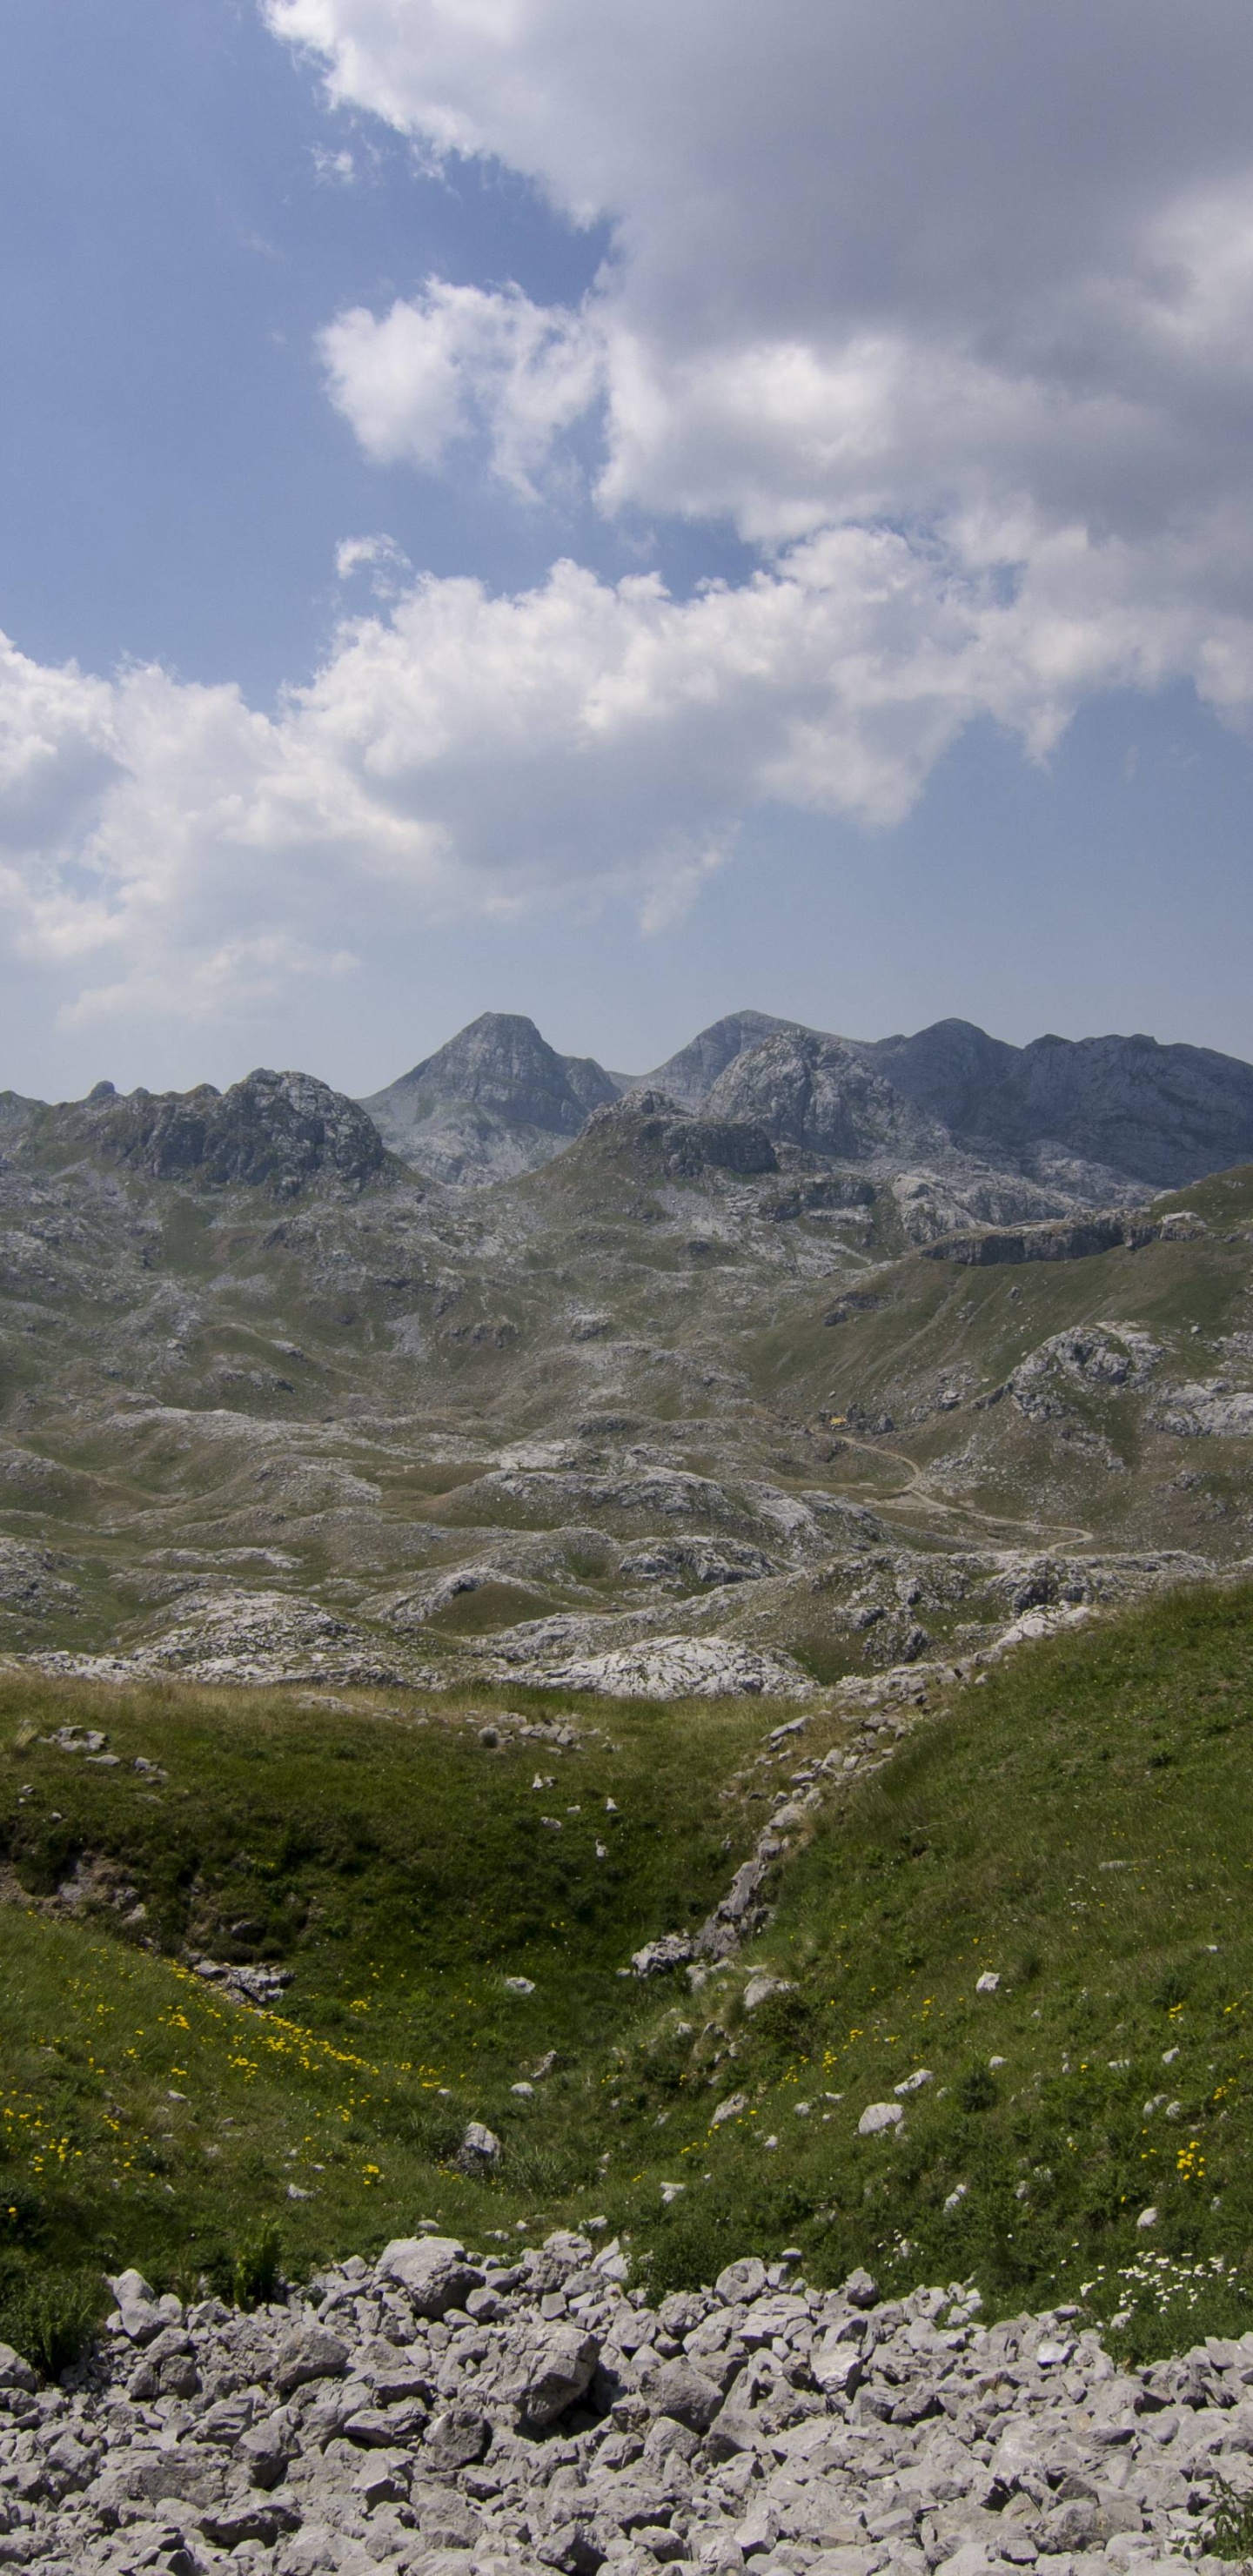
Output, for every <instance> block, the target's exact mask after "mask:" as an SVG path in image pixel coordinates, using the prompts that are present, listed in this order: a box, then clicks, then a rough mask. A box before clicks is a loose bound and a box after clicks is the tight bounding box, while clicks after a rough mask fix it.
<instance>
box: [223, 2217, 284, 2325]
mask: <svg viewBox="0 0 1253 2576" xmlns="http://www.w3.org/2000/svg"><path fill="white" fill-rule="evenodd" d="M282 2250H283V2249H282V2240H281V2238H280V2236H279V2232H278V2228H277V2227H276V2225H275V2223H274V2220H273V2219H272V2218H267V2219H265V2220H264V2221H263V2223H262V2225H261V2226H260V2227H258V2228H257V2229H256V2230H255V2231H254V2233H253V2234H252V2235H251V2236H246V2237H245V2238H244V2241H243V2243H242V2245H241V2246H240V2247H239V2250H238V2252H237V2254H236V2256H235V2263H234V2270H233V2272H232V2276H231V2295H232V2297H233V2299H234V2301H235V2305H236V2307H237V2308H259V2307H262V2306H263V2305H264V2304H265V2302H266V2300H267V2299H272V2298H273V2296H274V2293H275V2291H276V2289H277V2288H278V2284H279V2265H280V2262H281V2260H282Z"/></svg>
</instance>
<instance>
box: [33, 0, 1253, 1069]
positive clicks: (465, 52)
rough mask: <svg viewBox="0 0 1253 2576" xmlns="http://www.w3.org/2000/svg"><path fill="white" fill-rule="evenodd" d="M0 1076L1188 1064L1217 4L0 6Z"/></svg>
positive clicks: (1232, 443)
mask: <svg viewBox="0 0 1253 2576" xmlns="http://www.w3.org/2000/svg"><path fill="white" fill-rule="evenodd" d="M6 63H7V78H6V81H5V83H4V85H3V89H2V91H0V630H2V640H0V1027H2V1028H3V1032H4V1044H3V1048H2V1049H0V1084H8V1085H11V1086H12V1087H13V1088H15V1089H17V1090H19V1091H26V1092H33V1093H36V1094H38V1095H40V1096H43V1097H67V1096H72V1095H74V1094H76V1093H78V1092H81V1091H82V1090H84V1089H86V1088H87V1087H88V1086H89V1085H90V1084H91V1083H92V1082H93V1081H95V1080H96V1079H98V1078H100V1077H102V1076H105V1075H107V1076H109V1077H110V1078H112V1079H113V1080H115V1081H116V1082H118V1083H119V1084H120V1085H123V1086H130V1085H132V1084H134V1083H138V1082H144V1083H146V1084H147V1085H148V1086H149V1087H150V1088H152V1089H161V1088H165V1087H170V1086H178V1087H182V1086H184V1085H186V1084H189V1083H191V1082H194V1081H197V1080H201V1079H209V1080H212V1081H215V1082H218V1083H226V1082H229V1081H231V1080H233V1079H236V1078H237V1077H238V1076H239V1075H240V1074H242V1073H243V1072H245V1071H247V1070H248V1068H249V1067H250V1066H251V1065H253V1064H256V1063H269V1064H273V1065H299V1066H303V1067H305V1068H306V1069H308V1070H311V1071H314V1072H318V1073H320V1074H322V1075H323V1076H324V1077H325V1078H326V1079H328V1080H330V1081H332V1082H334V1083H336V1084H337V1085H339V1086H340V1087H342V1088H344V1089H347V1090H350V1091H354V1092H357V1093H367V1092H369V1091H371V1090H373V1089H374V1088H376V1087H377V1086H378V1085H379V1084H381V1083H383V1082H386V1081H387V1080H389V1079H391V1078H392V1077H394V1076H395V1075H397V1074H399V1073H400V1072H402V1071H403V1070H405V1069H406V1068H407V1067H408V1066H409V1065H411V1064H412V1063H414V1062H415V1061H416V1060H418V1059H419V1058H420V1057H421V1056H423V1055H425V1054H428V1053H429V1052H431V1051H432V1049H433V1048H435V1047H436V1046H438V1045H439V1044H441V1043H442V1042H443V1040H444V1039H446V1038H447V1037H449V1036H450V1035H452V1034H453V1032H454V1031H455V1030H456V1029H457V1028H458V1027H459V1026H461V1025H462V1024H463V1023H464V1022H465V1021H466V1020H468V1019H470V1018H472V1017H474V1016H475V1015H476V1014H477V1013H478V1012H479V1011H482V1010H486V1009H495V1010H520V1011H526V1012H529V1013H530V1014H531V1016H532V1017H533V1018H534V1019H535V1020H536V1021H537V1022H538V1023H539V1025H540V1027H541V1028H542V1029H543V1030H544V1032H545V1034H546V1035H547V1036H548V1037H550V1038H551V1039H552V1041H553V1043H554V1044H556V1045H558V1046H560V1047H562V1048H564V1049H567V1050H571V1051H575V1052H579V1053H591V1054H595V1055H597V1056H599V1057H600V1059H601V1060H602V1062H605V1063H607V1064H609V1065H612V1066H614V1067H615V1068H617V1069H621V1070H626V1071H640V1070H643V1069H645V1068H646V1067H648V1066H649V1065H651V1064H655V1063H657V1062H659V1061H660V1060H661V1059H662V1058H664V1057H665V1056H666V1055H667V1054H669V1053H670V1052H671V1051H672V1050H673V1049H674V1048H675V1047H677V1046H679V1045H680V1044H682V1043H683V1042H684V1041H685V1040H686V1039H687V1038H688V1037H689V1036H690V1035H691V1034H692V1033H693V1032H694V1031H695V1030H696V1029H697V1028H698V1027H699V1026H701V1025H702V1024H704V1023H706V1022H708V1021H709V1020H711V1019H713V1018H715V1017H717V1016H718V1015H719V1014H720V1013H722V1012H724V1011H728V1010H733V1009H740V1008H745V1007H756V1008H758V1009H761V1010H767V1011H773V1012H776V1013H779V1014H780V1015H783V1016H789V1017H796V1018H800V1019H803V1020H806V1021H809V1022H811V1023H813V1024H815V1025H817V1026H821V1027H825V1028H833V1029H836V1030H840V1031H843V1032H845V1033H847V1034H850V1035H856V1036H862V1037H870V1036H879V1035H884V1034H887V1033H889V1032H890V1031H893V1030H896V1029H912V1028H916V1027H919V1026H922V1025H924V1024H925V1023H927V1022H928V1021H931V1020H934V1019H938V1018H941V1017H946V1016H949V1015H953V1014H956V1015H960V1016H962V1017H965V1018H969V1019H973V1020H976V1021H978V1022H980V1023H981V1024H982V1025H983V1026H985V1027H987V1028H990V1029H991V1030H993V1031H994V1032H995V1033H996V1034H997V1035H998V1036H1001V1037H1006V1038H1011V1039H1015V1040H1018V1041H1020V1042H1021V1041H1024V1040H1026V1039H1028V1038H1030V1037H1033V1036H1036V1035H1038V1034H1040V1033H1041V1032H1043V1031H1045V1030H1055V1031H1058V1032H1060V1033H1061V1034H1063V1035H1066V1036H1071V1037H1077V1036H1082V1035H1085V1034H1090V1033H1093V1032H1096V1031H1103V1030H1107V1029H1121V1030H1132V1029H1147V1030H1149V1031H1150V1032H1152V1033H1153V1034H1155V1035H1156V1036H1158V1037H1160V1038H1162V1039H1163V1040H1167V1039H1186V1040H1189V1041H1191V1042H1192V1043H1194V1044H1200V1045H1208V1046H1215V1047H1219V1048H1223V1049H1226V1050H1229V1051H1231V1052H1233V1053H1236V1054H1241V1055H1245V1056H1250V1057H1253V979H1251V978H1250V976H1249V972H1248V960H1249V956H1250V953H1251V948H1253V868H1251V867H1250V825H1251V819H1253V795H1251V790H1253V759H1251V753H1253V506H1251V505H1253V437H1251V435H1250V431H1251V428H1253V134H1251V132H1250V128H1249V120H1248V114H1247V101H1248V98H1249V95H1250V89H1251V81H1253V19H1251V18H1250V15H1249V12H1248V10H1247V7H1245V6H1244V5H1243V0H1239V5H1236V0H1193V5H1192V7H1191V8H1189V10H1188V11H1186V12H1184V11H1181V10H1180V9H1179V8H1178V5H1177V0H1170V5H1166V0H944V5H942V6H939V7H937V5H936V0H775V6H774V7H773V8H772V9H771V10H770V11H762V10H761V8H760V6H759V5H750V0H597V6H596V8H595V9H591V10H589V9H588V8H587V6H586V0H179V6H178V8H177V9H171V8H170V7H169V5H168V0H110V6H109V7H108V8H107V9H106V8H105V7H104V6H103V5H102V0H10V8H9V11H8V14H7V19H6Z"/></svg>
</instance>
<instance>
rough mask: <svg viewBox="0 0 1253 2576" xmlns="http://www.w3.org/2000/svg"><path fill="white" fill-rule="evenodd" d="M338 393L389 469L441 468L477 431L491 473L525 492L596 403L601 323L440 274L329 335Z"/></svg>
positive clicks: (329, 364)
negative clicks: (379, 312) (414, 295)
mask: <svg viewBox="0 0 1253 2576" xmlns="http://www.w3.org/2000/svg"><path fill="white" fill-rule="evenodd" d="M321 349H322V357H323V361H324V364H325V366H326V371H327V375H328V378H329V382H330V390H331V398H332V400H333V401H334V402H335V403H336V405H337V406H338V408H339V410H340V411H342V412H343V413H344V415H345V417H346V418H347V419H348V420H349V421H351V423H352V426H353V428H354V429H355V431H356V433H357V436H358V438H359V439H360V441H361V444H362V446H363V447H364V449H365V451H366V453H367V455H369V456H372V457H374V458H375V460H376V462H378V463H379V464H383V465H392V464H397V463H402V462H403V463H407V464H411V465H417V466H426V467H432V466H436V465H439V464H440V463H441V462H442V460H443V458H444V457H445V455H446V454H447V451H448V449H449V448H450V447H451V446H452V445H453V444H454V442H455V441H456V440H459V439H468V438H473V437H475V436H478V437H480V438H481V439H482V441H483V443H484V446H485V448H486V450H487V454H488V456H489V458H490V462H491V466H492V470H493V471H494V472H495V473H496V474H498V475H499V476H500V477H501V479H502V480H503V481H504V482H506V483H510V484H512V485H513V487H514V489H515V490H516V491H517V492H519V493H522V494H524V495H526V496H527V497H528V498H529V497H531V496H532V495H533V493H534V488H535V486H534V480H533V477H534V474H535V472H536V470H537V469H538V468H540V467H541V466H543V465H544V464H545V463H546V462H547V460H548V457H549V455H550V452H551V449H552V446H553V442H554V439H555V438H556V437H557V435H558V434H559V432H560V431H562V430H563V429H566V428H569V427H570V426H571V425H572V424H573V423H574V422H575V421H576V420H577V419H578V418H579V417H580V415H581V414H583V413H585V412H586V411H587V410H588V408H589V406H590V405H591V404H592V403H593V402H594V401H595V399H596V397H597V394H598V392H599V389H600V380H601V370H602V358H601V350H600V346H599V340H598V335H597V333H596V332H595V330H594V328H591V327H589V325H588V324H587V323H586V322H585V321H583V320H581V319H580V318H579V317H578V316H577V315H574V314H571V313H567V312H565V311H563V310H562V309H561V308H560V307H557V308H544V307H541V306H540V305H537V304H533V303H532V302H531V301H530V298H529V297H528V296H525V295H523V294H522V293H521V292H520V291H519V290H518V289H517V288H516V287H514V288H511V289H510V290H509V291H508V292H507V293H503V294H502V293H499V292H495V291H487V290H485V289H484V288H482V287H478V286H448V285H445V284H444V283H443V282H442V281H441V280H440V279H438V278H433V279H431V280H430V282H429V283H428V285H427V287H426V289H425V292H424V293H423V294H422V296H421V297H420V298H419V299H418V300H417V301H415V302H412V303H407V302H405V301H404V300H403V299H400V300H398V301H397V302H396V303H394V304H393V305H392V307H391V310H390V312H388V313H386V314H385V315H384V316H383V318H382V320H381V321H378V320H376V319H375V317H374V315H373V314H372V313H368V312H366V311H365V310H364V309H363V308H361V307H359V306H358V307H354V308H353V309H352V310H351V311H350V312H347V313H341V314H340V316H339V318H338V320H337V321H335V322H333V323H331V324H330V325H329V326H328V328H327V329H326V330H325V331H324V332H323V333H322V337H321Z"/></svg>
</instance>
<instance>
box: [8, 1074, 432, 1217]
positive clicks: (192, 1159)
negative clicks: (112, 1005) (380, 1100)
mask: <svg viewBox="0 0 1253 2576" xmlns="http://www.w3.org/2000/svg"><path fill="white" fill-rule="evenodd" d="M7 1096H8V1098H9V1099H10V1100H12V1099H13V1095H12V1094H9V1095H7ZM21 1108H22V1109H23V1110H24V1111H25V1113H26V1114H25V1116H24V1117H22V1118H20V1119H19V1117H18V1115H17V1112H16V1110H14V1112H13V1115H12V1118H11V1120H10V1122H9V1124H10V1131H11V1133H13V1134H14V1135H17V1134H20V1135H21V1136H22V1138H23V1140H24V1142H25V1145H26V1148H27V1150H28V1152H29V1153H30V1154H31V1155H32V1156H33V1157H34V1158H35V1159H36V1160H43V1161H45V1162H47V1161H51V1162H53V1163H63V1162H64V1159H65V1155H66V1153H67V1151H69V1152H70V1153H73V1154H87V1155H91V1156H98V1157H99V1158H100V1159H101V1160H103V1161H104V1162H106V1163H109V1162H116V1163H122V1164H125V1165H126V1166H127V1167H128V1168H129V1169H130V1170H131V1171H134V1172H141V1173H143V1174H145V1175H146V1176H147V1178H149V1179H150V1180H156V1181H183V1182H198V1183H206V1182H207V1183H209V1184H210V1185H211V1186H214V1187H218V1188H225V1187H228V1186H230V1185H232V1184H233V1185H237V1186H240V1187H243V1188H248V1189H264V1190H268V1191H269V1192H270V1194H271V1196H272V1197H274V1198H280V1199H289V1198H295V1197H296V1196H297V1194H298V1193H299V1192H300V1191H301V1190H302V1189H304V1188H305V1187H306V1186H307V1185H308V1184H309V1183H310V1182H315V1181H330V1182H334V1183H337V1184H339V1186H340V1187H346V1188H349V1189H353V1190H359V1189H362V1188H364V1186H365V1184H366V1182H367V1181H372V1180H374V1179H376V1178H377V1176H378V1174H379V1173H380V1172H381V1171H382V1169H383V1166H384V1164H385V1161H386V1154H385V1151H384V1147H383V1143H382V1139H381V1138H380V1136H379V1133H378V1130H377V1128H376V1127H375V1126H374V1124H373V1122H372V1121H371V1120H370V1119H369V1118H367V1116H366V1115H365V1112H364V1110H362V1109H360V1108H358V1106H357V1103H356V1101H355V1100H348V1099H346V1098H345V1095H344V1093H343V1092H342V1091H332V1090H331V1088H330V1086H329V1084H328V1083H325V1082H319V1081H317V1080H316V1078H315V1077H314V1075H312V1074H309V1073H270V1072H268V1071H266V1070H265V1069H264V1068H262V1069H260V1070H258V1071H257V1072H255V1073H250V1074H248V1075H247V1076H246V1078H245V1080H244V1081H243V1082H235V1083H232V1084H231V1087H230V1089H229V1090H228V1091H222V1092H220V1091H216V1090H215V1089H214V1087H213V1084H212V1083H211V1082H203V1083H200V1084H199V1085H198V1086H197V1088H196V1089H195V1090H193V1091H166V1092H151V1091H145V1090H143V1089H142V1088H141V1089H139V1090H137V1091H131V1092H125V1093H119V1092H117V1091H115V1090H114V1087H113V1084H112V1083H111V1082H99V1083H97V1085H96V1087H95V1090H94V1091H92V1092H91V1093H90V1094H89V1096H88V1098H87V1099H86V1100H76V1101H67V1102H64V1103H62V1104H61V1105H60V1106H59V1107H54V1108H45V1107H44V1105H43V1104H42V1103H41V1102H23V1103H22V1104H21Z"/></svg>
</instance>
